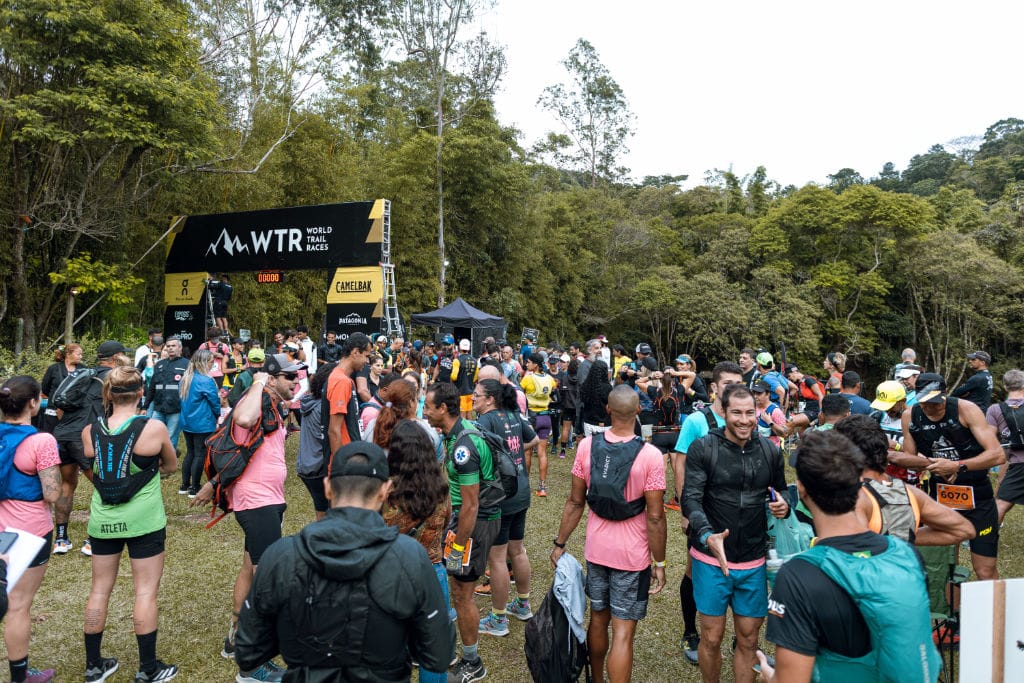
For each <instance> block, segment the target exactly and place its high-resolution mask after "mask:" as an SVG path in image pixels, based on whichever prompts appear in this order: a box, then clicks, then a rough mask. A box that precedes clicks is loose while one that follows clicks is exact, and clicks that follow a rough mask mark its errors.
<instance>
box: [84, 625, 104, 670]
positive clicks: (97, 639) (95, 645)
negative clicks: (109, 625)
mask: <svg viewBox="0 0 1024 683" xmlns="http://www.w3.org/2000/svg"><path fill="white" fill-rule="evenodd" d="M102 644H103V631H100V632H99V633H86V634H85V666H86V668H88V666H89V665H90V664H96V665H97V666H98V665H99V664H100V662H102V661H103V655H101V654H100V646H101V645H102Z"/></svg>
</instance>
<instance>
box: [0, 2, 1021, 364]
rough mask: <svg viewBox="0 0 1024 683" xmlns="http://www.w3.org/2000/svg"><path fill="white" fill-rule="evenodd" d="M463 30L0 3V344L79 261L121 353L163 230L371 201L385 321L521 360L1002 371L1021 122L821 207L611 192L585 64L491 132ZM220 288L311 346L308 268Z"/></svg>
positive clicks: (158, 274)
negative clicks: (838, 363)
mask: <svg viewBox="0 0 1024 683" xmlns="http://www.w3.org/2000/svg"><path fill="white" fill-rule="evenodd" d="M486 7H487V3H486V2H483V1H472V0H274V2H266V3H263V2H258V1H257V0H185V1H184V2H169V1H161V2H149V1H148V0H23V1H22V2H18V3H8V4H6V5H4V7H3V8H2V9H0V82H2V83H3V84H4V91H5V96H4V99H2V100H0V154H2V155H3V161H4V163H3V164H2V165H0V231H2V234H3V238H2V241H0V244H2V245H3V248H2V249H0V264H2V267H3V268H4V272H6V273H9V274H10V276H9V277H7V278H3V279H2V280H0V346H3V347H6V348H8V349H10V348H14V347H19V348H25V349H34V350H40V351H41V350H45V349H46V348H47V347H48V345H49V344H50V343H51V342H52V341H53V340H55V339H56V338H58V337H59V336H60V335H61V333H62V330H63V321H64V306H65V302H66V300H67V298H68V297H67V295H66V294H67V289H68V288H69V287H71V286H72V285H73V284H75V283H73V282H71V281H70V280H71V279H72V278H71V277H70V276H69V275H68V273H69V272H79V271H80V270H82V269H83V263H85V264H86V265H88V266H89V268H86V269H85V270H87V271H88V272H90V273H101V274H103V273H106V274H107V275H101V276H97V277H94V278H93V280H94V281H93V282H92V283H91V286H90V287H88V288H83V291H82V292H81V293H80V294H79V297H78V298H79V302H78V303H79V306H80V307H84V306H87V305H88V304H90V303H94V302H95V301H96V300H97V299H98V298H99V297H103V299H102V301H101V302H100V303H99V305H98V306H97V307H96V308H95V309H94V310H93V311H92V313H91V314H90V315H89V316H87V317H86V318H85V319H83V320H82V321H81V322H80V323H79V324H78V326H76V328H75V331H76V334H83V333H85V332H90V331H91V332H93V333H96V334H99V333H100V331H101V330H102V331H104V332H105V333H107V334H111V335H120V336H121V337H122V338H124V339H126V340H127V339H129V338H133V339H136V340H138V339H139V338H141V335H140V332H141V331H142V330H144V329H145V328H146V327H148V326H149V325H151V324H152V323H154V322H159V321H160V320H161V319H162V309H163V302H162V299H163V278H162V268H163V260H162V257H163V255H164V250H163V248H160V247H158V248H152V246H153V245H154V243H157V242H159V240H160V237H161V236H162V235H163V234H164V233H165V232H166V230H167V228H168V226H169V225H170V222H171V219H172V217H174V216H180V215H188V214H193V213H217V212H227V211H242V210H252V209H262V208H270V207H278V206H293V205H302V204H314V203H328V202H342V201H363V200H371V199H375V198H378V197H384V198H388V199H391V200H392V216H393V219H392V239H393V246H392V255H393V261H394V262H395V264H396V278H397V284H398V287H397V289H398V300H399V305H400V307H401V309H402V311H403V312H406V313H413V312H418V311H422V310H429V309H432V308H433V307H434V306H435V305H436V304H437V302H438V300H439V298H441V297H444V298H445V299H446V300H447V301H451V300H452V299H454V298H455V297H456V296H462V297H464V298H466V299H467V300H468V301H470V302H471V303H472V304H473V305H475V306H477V307H479V308H482V309H484V310H487V311H489V312H492V313H494V314H498V315H501V316H504V317H505V318H506V319H507V320H508V322H509V324H510V329H512V330H517V329H519V328H521V327H523V326H529V327H533V328H538V329H540V330H541V331H542V340H543V341H547V340H558V341H561V342H563V343H565V342H570V341H577V340H582V339H584V338H586V337H589V336H593V335H595V334H596V333H599V332H600V333H603V334H606V335H608V336H609V338H611V339H613V340H615V341H622V342H623V343H630V342H632V343H636V342H639V341H650V342H652V343H653V344H654V345H655V346H656V347H657V349H658V350H659V352H660V354H661V355H662V356H663V358H664V357H670V356H673V355H675V354H676V353H681V352H685V353H689V354H691V355H695V356H697V357H698V358H699V359H701V361H702V362H705V361H708V360H711V361H713V360H718V359H720V358H723V357H727V356H728V357H734V356H735V355H736V353H737V352H738V350H739V349H740V348H742V347H744V346H765V347H767V348H772V349H775V348H777V347H778V346H779V344H780V343H785V344H786V346H787V347H788V350H789V357H790V359H791V360H795V361H798V362H800V363H801V364H803V363H812V364H814V365H817V363H818V362H819V360H820V358H821V356H822V355H823V354H824V353H825V352H827V351H829V350H839V351H842V352H844V353H846V354H848V355H849V356H850V357H851V359H852V360H851V363H853V364H855V365H856V366H857V367H860V368H868V369H870V368H874V369H880V368H884V367H888V366H889V365H891V364H892V363H893V362H894V361H895V360H896V359H897V358H898V353H899V350H900V348H902V347H903V346H914V347H915V348H917V350H918V353H919V358H920V359H921V360H922V361H923V362H924V363H925V364H927V365H929V366H930V367H935V368H941V369H942V370H943V371H945V372H947V373H949V372H954V371H958V370H959V369H960V368H961V367H962V365H963V357H964V354H965V353H966V352H968V351H971V350H974V349H976V348H983V349H986V350H988V351H990V352H991V353H992V354H993V356H994V357H995V358H996V359H997V363H998V361H999V359H1007V358H1018V357H1019V356H1020V355H1021V341H1020V340H1021V339H1022V338H1024V335H1022V332H1024V304H1022V301H1024V299H1022V296H1021V294H1022V293H1024V291H1022V290H1024V271H1022V268H1024V248H1022V245H1024V239H1022V237H1024V206H1022V196H1024V120H1021V119H1016V118H1006V119H1003V120H1000V121H996V122H993V123H992V125H991V126H989V127H988V128H987V129H986V130H984V131H978V135H977V136H976V137H972V138H958V139H956V140H952V141H949V142H945V143H942V142H936V144H934V145H933V146H931V147H930V148H928V149H927V150H922V152H921V153H920V154H916V155H914V156H913V157H912V158H910V159H908V160H905V161H903V162H896V161H893V162H889V163H885V164H884V165H883V166H882V167H881V168H880V169H878V170H876V171H872V170H871V169H853V168H847V167H840V168H837V170H836V171H835V173H833V174H831V175H830V176H829V182H828V183H827V184H823V185H820V186H819V185H813V184H811V185H807V186H805V187H800V188H797V187H793V186H787V187H782V186H780V184H779V183H777V182H775V181H773V180H772V179H771V175H770V169H766V168H765V167H763V166H762V167H758V168H753V169H743V170H740V171H733V170H728V171H721V170H715V169H712V170H710V171H708V172H707V173H706V175H705V176H704V181H703V182H702V183H701V184H698V185H696V186H692V187H688V188H686V189H684V187H683V181H685V180H686V175H685V174H686V173H690V172H694V171H697V172H700V171H703V170H704V169H686V168H679V169H677V175H670V176H659V177H646V178H644V179H642V180H636V179H633V178H632V177H631V176H630V173H629V170H628V169H625V168H623V167H622V156H623V154H624V151H625V149H626V145H627V143H628V139H629V137H630V134H631V131H632V127H633V126H634V125H635V122H634V120H633V117H632V114H631V113H630V111H629V104H628V95H629V93H624V92H623V91H622V90H621V88H620V87H619V86H618V84H617V83H616V82H615V79H614V76H615V75H614V74H613V73H610V72H609V70H608V69H607V68H606V67H605V66H604V65H603V64H602V63H601V61H600V55H599V53H598V52H597V50H596V49H595V48H594V47H593V46H592V45H591V44H590V43H589V42H587V41H586V40H585V39H582V38H581V39H580V41H579V42H578V43H577V44H576V46H575V47H574V48H573V49H572V51H570V53H569V54H568V55H567V57H566V59H565V61H564V62H563V65H564V67H565V72H564V74H562V75H561V79H560V80H559V75H558V74H555V75H553V76H552V79H551V82H549V83H540V84H539V85H538V97H539V102H538V106H539V107H542V108H545V109H547V110H548V111H549V112H550V113H551V131H550V134H549V135H548V136H547V137H546V138H545V139H543V140H523V139H522V137H521V136H520V135H519V133H518V131H516V130H515V129H513V128H511V127H509V126H507V125H504V124H503V123H502V122H501V121H500V119H499V117H498V116H497V114H496V112H495V109H494V106H493V93H494V91H495V87H497V85H498V84H499V83H500V80H501V77H502V73H503V69H504V57H503V54H502V50H501V47H500V46H498V45H495V44H493V43H492V42H491V41H489V40H488V38H487V36H486V35H482V34H473V33H472V28H471V26H472V24H471V18H472V17H473V15H474V13H478V12H480V11H483V10H485V9H486ZM385 56H386V57H385ZM957 133H959V132H958V131H950V135H954V134H957ZM680 163H685V160H684V161H683V162H680ZM841 163H842V160H837V166H841ZM898 163H902V164H903V165H902V168H901V167H900V166H899V165H898ZM442 227H443V231H444V233H443V237H444V239H443V243H444V252H443V253H439V239H438V238H439V234H438V233H439V230H440V229H441V228H442ZM147 250H149V251H148V253H147ZM446 262H447V264H448V265H447V266H445V265H443V264H445V263H446ZM443 268H444V269H445V271H446V272H445V273H444V274H442V272H441V270H442V269H443ZM75 269H78V270H75ZM111 273H116V274H117V275H116V276H111V275H110V274H111ZM442 282H443V285H442V284H441V283H442ZM442 286H443V289H441V287H442ZM235 287H236V288H235V297H234V299H233V310H232V316H233V317H234V318H235V319H236V320H241V321H244V322H245V326H247V327H250V328H253V329H256V330H261V331H262V330H268V329H271V328H276V327H281V326H286V325H295V324H299V323H304V324H307V325H309V326H310V327H311V328H312V329H317V328H318V327H319V325H320V321H321V319H322V315H323V310H324V303H323V287H324V278H323V274H322V273H315V272H309V273H296V274H294V276H292V277H290V279H289V282H288V284H287V285H284V286H277V287H274V288H270V287H267V286H262V287H261V286H259V285H257V284H256V283H255V281H254V280H250V279H239V281H238V282H236V285H235ZM80 310H81V309H80ZM19 319H20V321H21V322H20V324H19ZM19 332H20V335H19Z"/></svg>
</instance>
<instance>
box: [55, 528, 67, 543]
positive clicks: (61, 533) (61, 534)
mask: <svg viewBox="0 0 1024 683" xmlns="http://www.w3.org/2000/svg"><path fill="white" fill-rule="evenodd" d="M67 538H68V525H67V524H58V525H57V540H62V539H63V540H67Z"/></svg>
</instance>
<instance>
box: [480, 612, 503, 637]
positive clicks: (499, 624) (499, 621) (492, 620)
mask: <svg viewBox="0 0 1024 683" xmlns="http://www.w3.org/2000/svg"><path fill="white" fill-rule="evenodd" d="M477 630H478V631H479V632H480V633H485V634H487V635H489V636H498V637H501V636H507V635H508V617H507V616H505V615H504V614H503V615H501V616H498V615H497V614H495V613H494V612H490V613H488V614H487V616H486V617H484V618H483V619H481V620H480V628H479V629H477Z"/></svg>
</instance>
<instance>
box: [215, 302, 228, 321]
mask: <svg viewBox="0 0 1024 683" xmlns="http://www.w3.org/2000/svg"><path fill="white" fill-rule="evenodd" d="M213 315H214V317H217V318H226V317H228V305H227V303H221V302H219V301H214V302H213Z"/></svg>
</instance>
